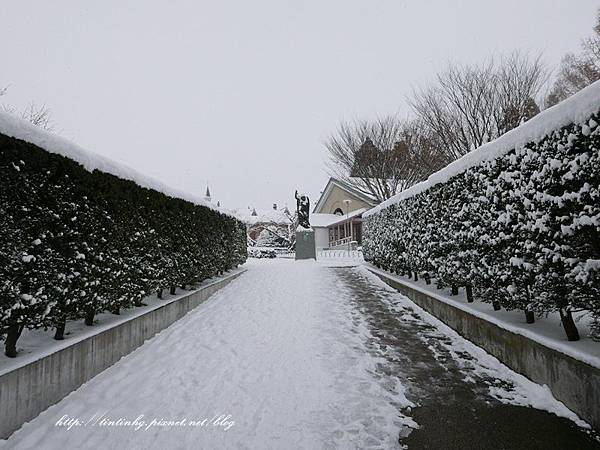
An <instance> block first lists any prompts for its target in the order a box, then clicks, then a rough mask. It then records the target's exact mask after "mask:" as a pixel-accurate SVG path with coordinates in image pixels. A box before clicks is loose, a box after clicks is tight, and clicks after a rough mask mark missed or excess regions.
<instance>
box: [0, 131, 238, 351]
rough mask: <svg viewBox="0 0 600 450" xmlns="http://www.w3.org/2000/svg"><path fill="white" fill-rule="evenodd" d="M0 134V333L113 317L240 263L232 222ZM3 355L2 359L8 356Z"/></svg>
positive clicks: (11, 337)
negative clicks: (108, 314) (102, 314)
mask: <svg viewBox="0 0 600 450" xmlns="http://www.w3.org/2000/svg"><path fill="white" fill-rule="evenodd" d="M0 131H1V130H0ZM58 153H59V152H57V153H50V152H49V151H46V150H44V149H42V148H40V147H38V146H36V145H33V144H30V143H28V142H25V141H23V140H18V139H16V138H14V137H9V136H7V135H6V134H4V133H0V334H2V335H3V336H5V337H6V343H5V346H6V351H7V354H10V355H12V356H14V353H15V346H14V345H15V343H16V339H18V336H19V335H20V332H21V330H22V329H23V328H38V327H56V328H57V338H60V337H61V334H62V332H63V331H64V324H65V321H66V320H70V319H79V318H85V320H86V323H88V324H90V325H91V324H92V322H93V318H94V314H96V313H98V312H100V311H111V312H114V313H118V312H119V309H121V308H129V307H131V306H134V305H139V304H140V303H141V301H142V299H143V298H144V297H145V296H147V295H149V294H152V293H156V292H158V293H159V294H160V295H162V290H163V289H165V288H167V289H171V291H174V289H175V287H176V286H184V285H187V284H191V283H193V282H196V281H198V280H202V279H206V278H209V277H211V276H213V275H215V274H217V273H220V272H223V271H224V270H228V269H230V268H233V267H235V266H237V265H238V264H241V263H242V262H244V261H245V259H246V228H245V226H244V224H243V223H241V222H240V221H238V220H237V219H235V218H234V217H232V216H230V215H227V214H224V213H222V212H220V211H218V210H216V209H213V208H211V207H209V206H208V205H204V204H198V203H196V202H194V200H193V199H192V200H189V199H183V198H176V197H174V196H170V193H168V194H169V195H167V194H165V193H163V192H159V191H157V190H154V189H151V188H147V187H141V186H140V185H139V184H138V183H136V182H135V181H132V180H127V179H123V178H120V177H118V176H115V175H113V174H109V173H106V172H104V171H101V170H97V169H96V170H92V169H90V168H88V167H87V166H84V165H82V164H80V163H79V162H76V161H75V160H73V159H71V158H68V157H65V156H63V155H61V154H58ZM10 355H9V356H10Z"/></svg>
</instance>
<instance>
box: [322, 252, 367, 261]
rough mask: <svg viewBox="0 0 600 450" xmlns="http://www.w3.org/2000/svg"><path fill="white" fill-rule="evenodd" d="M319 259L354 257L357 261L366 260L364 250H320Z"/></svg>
mask: <svg viewBox="0 0 600 450" xmlns="http://www.w3.org/2000/svg"><path fill="white" fill-rule="evenodd" d="M317 259H352V260H355V261H364V260H365V258H364V256H363V253H362V250H342V249H335V250H319V251H318V252H317Z"/></svg>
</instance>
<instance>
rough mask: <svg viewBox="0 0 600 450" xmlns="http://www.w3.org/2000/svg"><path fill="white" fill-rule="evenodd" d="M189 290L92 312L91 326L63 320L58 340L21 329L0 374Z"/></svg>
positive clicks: (2, 361) (206, 283) (49, 331)
mask: <svg viewBox="0 0 600 450" xmlns="http://www.w3.org/2000/svg"><path fill="white" fill-rule="evenodd" d="M243 270H245V269H243V268H239V269H234V270H232V271H230V272H227V273H225V274H224V275H223V276H222V277H214V278H210V279H208V280H204V281H202V283H198V284H196V285H195V286H194V289H201V288H203V287H207V286H209V285H211V284H213V283H216V282H218V281H220V280H222V279H224V278H227V277H229V276H231V275H233V274H235V273H238V272H241V271H243ZM190 292H191V291H182V290H181V289H179V288H178V289H177V294H176V295H169V294H168V289H166V290H165V291H164V298H163V299H162V300H161V299H159V298H158V297H157V296H156V294H153V295H150V296H148V297H145V298H144V299H143V303H144V306H139V307H135V308H128V309H122V310H121V313H120V314H119V315H118V316H117V315H115V314H111V313H108V312H104V313H100V314H96V316H95V317H94V326H92V327H89V326H87V325H85V324H84V322H83V320H82V319H79V320H69V321H67V325H66V328H65V338H64V340H62V341H57V340H54V331H55V330H54V329H53V328H52V329H47V330H44V329H43V328H40V329H37V330H23V333H22V334H21V337H20V338H19V340H18V341H17V351H18V352H19V353H18V355H17V357H16V358H9V357H7V356H6V355H5V354H4V353H1V354H0V375H2V374H5V373H7V372H10V371H11V370H15V369H16V368H18V367H22V366H25V365H27V364H29V363H31V362H33V361H37V360H38V359H41V358H43V357H44V356H47V355H49V354H50V353H53V352H56V351H58V350H61V349H63V348H65V347H69V346H70V345H72V344H74V343H76V342H79V341H82V340H83V339H86V338H88V337H90V336H94V335H96V334H99V333H101V332H102V331H104V330H106V329H108V328H112V327H115V326H117V325H119V324H120V323H123V322H126V321H128V320H131V319H132V318H134V317H137V316H140V315H142V314H145V313H147V312H150V311H152V310H154V309H157V308H160V307H162V306H164V305H167V304H169V303H171V302H174V301H176V300H179V299H180V298H181V297H184V296H186V295H189V294H190Z"/></svg>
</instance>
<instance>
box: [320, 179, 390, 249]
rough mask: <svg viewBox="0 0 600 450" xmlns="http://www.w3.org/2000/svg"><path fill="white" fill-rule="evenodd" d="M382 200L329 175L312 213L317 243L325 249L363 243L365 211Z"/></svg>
mask: <svg viewBox="0 0 600 450" xmlns="http://www.w3.org/2000/svg"><path fill="white" fill-rule="evenodd" d="M378 203H379V202H378V201H377V200H376V199H375V198H373V197H372V196H369V195H367V194H365V193H363V192H361V191H359V190H357V189H356V188H354V187H353V186H351V185H350V184H348V183H347V182H345V181H342V180H339V179H337V178H333V177H331V178H329V181H328V182H327V185H325V189H324V190H323V192H322V193H321V197H319V200H318V201H317V203H316V205H315V207H314V209H313V213H312V214H311V215H310V225H311V227H312V228H313V229H314V230H315V245H316V247H317V250H322V249H328V248H329V249H336V248H339V249H344V248H347V249H353V248H356V247H358V246H360V245H361V244H362V214H363V213H364V212H366V211H368V210H369V209H371V208H373V207H374V206H377V204H378Z"/></svg>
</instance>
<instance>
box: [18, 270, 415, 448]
mask: <svg viewBox="0 0 600 450" xmlns="http://www.w3.org/2000/svg"><path fill="white" fill-rule="evenodd" d="M247 265H248V269H249V270H248V271H247V272H246V273H245V274H244V275H242V276H241V277H240V278H238V279H237V280H235V281H234V282H232V283H231V284H229V285H228V286H226V287H225V288H223V289H222V290H221V291H219V292H218V293H216V294H215V295H214V296H212V297H211V298H210V299H209V300H208V301H207V302H206V303H204V304H203V305H201V306H200V307H199V308H197V309H196V310H194V311H192V312H191V313H189V314H188V315H186V316H185V317H184V318H182V319H181V320H180V321H178V322H177V323H175V324H174V325H172V326H171V327H169V328H168V329H166V330H164V331H163V332H161V333H160V334H159V335H157V336H155V337H154V338H153V339H151V340H150V341H148V342H147V343H146V344H144V345H143V346H142V347H140V348H138V349H137V350H136V351H135V352H133V353H132V354H130V355H129V356H127V357H125V358H123V359H121V360H120V361H119V362H118V363H117V364H115V365H114V366H112V367H110V368H109V369H107V370H106V371H104V372H102V373H101V374H99V375H98V376H96V377H95V378H93V379H92V380H90V381H89V382H88V383H86V384H85V385H84V386H82V387H81V388H80V389H78V390H77V391H75V392H73V393H71V394H70V395H69V396H67V397H66V398H65V399H63V400H62V401H61V402H60V403H58V404H56V405H54V406H52V407H50V408H49V409H48V410H46V411H45V412H43V413H42V414H41V415H40V416H38V417H37V418H36V419H34V420H33V421H31V422H30V423H28V424H26V425H24V426H23V427H22V428H21V429H20V430H19V431H17V432H16V433H15V434H14V435H13V436H12V437H11V438H10V440H8V441H6V444H7V445H6V448H11V449H12V448H14V449H30V448H44V449H59V448H78V449H88V448H128V449H135V448H139V449H149V448H157V449H164V448H169V449H176V448H207V449H208V448H219V449H221V448H236V449H244V448H248V449H254V448H298V449H302V448H306V449H313V448H315V443H318V444H317V447H318V448H359V447H364V446H365V445H367V444H368V445H374V446H378V447H382V448H394V446H397V445H398V443H397V439H398V432H399V430H400V429H401V427H402V426H403V424H406V425H409V426H416V424H414V423H413V422H412V421H411V420H410V418H407V417H404V416H402V415H401V414H400V413H399V412H398V411H399V409H400V408H402V407H404V406H409V405H410V402H409V401H408V400H406V398H405V397H404V393H403V388H402V386H401V385H398V384H397V383H396V384H397V387H396V388H395V389H392V390H391V391H390V390H388V389H385V388H384V387H383V385H382V384H380V383H378V382H374V378H373V371H374V367H375V365H376V364H377V360H376V358H369V357H368V355H367V352H366V351H365V348H364V341H365V339H366V337H365V336H364V335H363V333H367V331H366V328H365V327H364V326H361V324H360V323H355V322H352V321H350V320H349V319H348V317H349V315H348V314H347V308H349V307H350V306H348V305H347V304H345V303H344V302H343V301H342V300H341V299H343V295H341V294H343V292H340V291H339V289H343V286H340V285H337V289H335V287H336V284H335V280H336V278H335V274H334V273H333V271H331V270H327V269H325V268H323V266H322V265H320V264H316V263H315V262H314V261H291V260H284V259H277V260H271V261H251V262H249V263H248V264H247ZM103 414H104V417H105V418H107V417H108V418H110V419H111V420H117V419H119V418H124V419H126V420H130V421H134V420H135V419H136V418H137V417H138V416H140V415H143V418H141V419H139V420H138V423H139V422H140V421H146V422H147V423H151V421H152V419H153V418H157V419H164V420H182V419H184V418H185V419H186V420H187V421H188V422H189V421H191V420H198V419H200V420H202V419H203V418H213V417H214V416H217V417H218V416H219V415H223V416H224V417H227V416H230V417H229V418H228V419H226V420H221V421H220V423H225V425H222V426H212V425H211V426H195V427H194V426H192V427H191V426H186V427H183V426H182V427H170V428H168V427H159V426H150V427H147V426H146V427H142V428H140V429H139V430H138V431H136V430H135V429H134V428H132V427H108V426H101V425H99V423H97V422H96V420H97V418H98V417H99V416H100V415H103ZM64 415H68V416H69V417H70V418H73V417H75V418H79V419H80V420H81V421H82V422H83V423H87V426H85V425H81V426H74V427H72V428H71V429H70V430H69V429H67V428H66V427H58V426H55V423H56V422H57V421H59V419H61V417H62V416H64ZM211 422H212V420H211ZM230 422H234V424H233V425H230V426H229V427H228V429H227V430H225V428H226V427H227V424H229V423H230Z"/></svg>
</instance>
